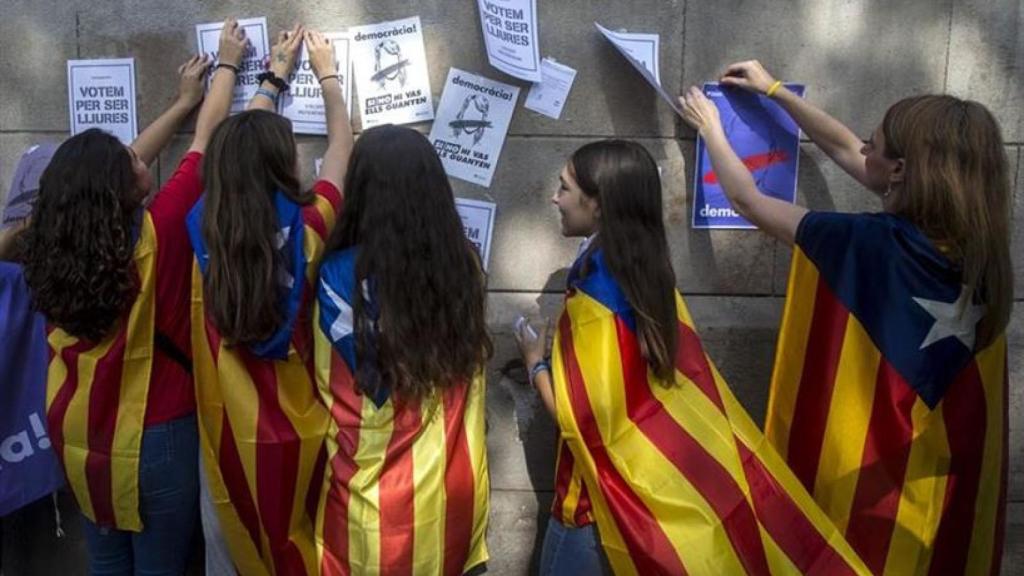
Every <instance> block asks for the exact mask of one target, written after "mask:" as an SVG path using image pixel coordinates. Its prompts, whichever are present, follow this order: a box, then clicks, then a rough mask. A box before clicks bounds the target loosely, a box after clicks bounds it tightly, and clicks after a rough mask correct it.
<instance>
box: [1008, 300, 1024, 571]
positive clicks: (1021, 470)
mask: <svg viewBox="0 0 1024 576" xmlns="http://www.w3.org/2000/svg"><path fill="white" fill-rule="evenodd" d="M1020 290H1021V289H1020V288H1019V287H1018V288H1017V293H1018V294H1020ZM1008 335H1009V336H1008V337H1009V355H1008V358H1007V364H1008V369H1009V371H1010V407H1009V410H1010V490H1009V499H1010V500H1011V501H1013V502H1021V503H1024V418H1022V417H1021V416H1022V415H1024V303H1022V302H1021V301H1020V300H1018V301H1017V304H1016V307H1015V308H1014V311H1013V316H1012V317H1011V319H1010V329H1009V330H1008ZM1021 538H1022V541H1024V535H1021ZM1022 560H1024V558H1022Z"/></svg>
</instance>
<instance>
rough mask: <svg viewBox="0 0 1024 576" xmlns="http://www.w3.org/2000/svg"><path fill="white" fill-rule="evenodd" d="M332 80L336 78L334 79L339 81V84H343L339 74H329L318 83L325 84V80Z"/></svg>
mask: <svg viewBox="0 0 1024 576" xmlns="http://www.w3.org/2000/svg"><path fill="white" fill-rule="evenodd" d="M331 78H334V79H336V80H338V82H341V78H339V77H338V75H337V74H328V75H327V76H324V77H323V78H320V79H319V80H317V82H319V83H321V84H323V83H324V80H330V79H331Z"/></svg>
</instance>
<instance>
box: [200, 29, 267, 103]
mask: <svg viewBox="0 0 1024 576" xmlns="http://www.w3.org/2000/svg"><path fill="white" fill-rule="evenodd" d="M238 25H239V26H240V27H242V28H243V29H244V30H245V37H246V38H247V39H248V40H249V46H248V48H246V50H245V56H243V57H242V63H241V64H240V65H239V66H238V78H237V80H236V82H235V92H234V94H232V95H231V113H232V114H235V113H238V112H241V111H243V110H245V106H246V105H247V104H248V103H249V100H250V99H252V97H253V95H254V94H256V89H257V88H259V84H260V83H259V82H258V81H257V80H256V77H257V76H259V75H260V73H262V72H263V62H264V61H265V60H266V58H267V56H268V55H269V54H270V42H269V41H268V40H267V19H266V18H243V19H241V20H239V21H238ZM223 28H224V23H223V22H212V23H210V24H196V42H197V43H198V45H199V53H200V54H208V55H210V56H211V57H212V58H213V60H214V63H213V65H214V66H216V65H217V64H219V63H220V61H219V60H218V58H217V56H218V51H219V50H220V31H221V30H222V29H223ZM212 70H213V68H211V71H212ZM211 77H212V75H211ZM206 88H207V90H209V88H210V81H209V79H207V82H206Z"/></svg>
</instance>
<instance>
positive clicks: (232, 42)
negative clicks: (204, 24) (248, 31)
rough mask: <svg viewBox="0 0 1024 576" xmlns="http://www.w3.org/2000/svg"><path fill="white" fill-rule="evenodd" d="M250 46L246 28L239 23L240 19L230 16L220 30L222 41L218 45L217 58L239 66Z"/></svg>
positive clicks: (225, 62)
mask: <svg viewBox="0 0 1024 576" xmlns="http://www.w3.org/2000/svg"><path fill="white" fill-rule="evenodd" d="M248 47H249V39H248V38H246V37H245V28H242V27H241V26H239V25H238V20H235V19H234V18H228V19H227V20H225V21H224V28H222V29H221V31H220V42H219V43H218V47H217V59H218V60H220V61H221V62H222V63H224V64H230V65H232V66H234V67H235V68H237V67H238V66H239V65H241V64H242V58H243V57H244V56H245V51H246V49H247V48H248Z"/></svg>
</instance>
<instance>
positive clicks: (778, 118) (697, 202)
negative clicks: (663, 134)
mask: <svg viewBox="0 0 1024 576" xmlns="http://www.w3.org/2000/svg"><path fill="white" fill-rule="evenodd" d="M786 88H788V89H789V90H791V91H792V92H793V93H795V94H797V95H799V96H801V97H802V96H803V95H804V87H803V86H802V85H800V84H786ZM704 94H705V95H706V96H707V97H708V99H709V100H711V101H712V102H713V103H714V104H715V107H717V108H718V114H719V117H720V118H721V119H722V127H723V128H724V129H725V137H726V139H727V140H728V141H729V144H730V145H732V149H733V150H735V151H736V154H737V155H738V156H739V157H740V160H741V161H742V162H743V164H744V165H745V166H746V167H747V170H750V174H751V175H752V176H753V177H754V183H755V184H757V189H758V190H760V191H761V193H762V194H767V195H769V196H772V197H775V198H778V199H780V200H785V201H786V202H789V203H793V202H795V201H796V183H797V172H798V170H799V160H800V127H799V126H797V124H796V122H795V121H794V120H793V119H792V118H791V117H790V116H789V114H787V113H786V111H785V110H784V109H783V108H782V107H781V106H779V105H778V104H777V103H776V102H775V101H774V100H772V99H771V98H768V97H766V96H763V95H760V94H751V93H750V92H747V91H745V90H740V89H738V88H729V87H723V86H720V85H719V84H718V83H707V84H704ZM696 166H697V169H696V170H695V173H694V185H693V190H694V201H693V227H694V228H747V229H753V228H754V225H753V224H751V223H750V222H748V221H747V220H746V219H744V218H743V217H742V216H740V215H739V214H738V213H737V212H736V211H734V210H733V209H732V205H731V204H730V203H729V198H728V197H726V195H725V191H724V190H722V185H721V182H720V181H719V179H718V174H716V173H715V170H714V167H713V166H712V165H711V158H710V157H709V156H708V153H707V148H706V147H705V145H704V140H703V139H702V138H700V137H699V136H698V138H697V162H696Z"/></svg>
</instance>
